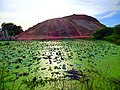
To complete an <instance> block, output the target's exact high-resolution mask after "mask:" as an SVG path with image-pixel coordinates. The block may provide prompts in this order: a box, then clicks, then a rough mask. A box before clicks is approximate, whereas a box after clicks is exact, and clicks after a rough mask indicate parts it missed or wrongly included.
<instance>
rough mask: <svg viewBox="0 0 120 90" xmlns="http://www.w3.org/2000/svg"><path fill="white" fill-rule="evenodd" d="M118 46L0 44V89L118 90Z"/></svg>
mask: <svg viewBox="0 0 120 90" xmlns="http://www.w3.org/2000/svg"><path fill="white" fill-rule="evenodd" d="M119 89H120V46H117V45H114V44H112V43H109V42H105V41H97V40H79V39H78V40H58V41H0V90H119Z"/></svg>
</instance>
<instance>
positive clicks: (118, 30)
mask: <svg viewBox="0 0 120 90" xmlns="http://www.w3.org/2000/svg"><path fill="white" fill-rule="evenodd" d="M93 37H94V39H97V40H106V41H109V42H112V43H115V44H119V45H120V24H118V25H115V26H114V27H105V28H102V29H99V30H97V31H96V32H95V33H94V34H93Z"/></svg>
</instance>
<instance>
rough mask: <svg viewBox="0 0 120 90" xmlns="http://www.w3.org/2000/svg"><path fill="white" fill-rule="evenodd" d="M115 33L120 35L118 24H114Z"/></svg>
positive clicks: (119, 25)
mask: <svg viewBox="0 0 120 90" xmlns="http://www.w3.org/2000/svg"><path fill="white" fill-rule="evenodd" d="M114 31H115V34H117V35H120V24H118V25H115V26H114Z"/></svg>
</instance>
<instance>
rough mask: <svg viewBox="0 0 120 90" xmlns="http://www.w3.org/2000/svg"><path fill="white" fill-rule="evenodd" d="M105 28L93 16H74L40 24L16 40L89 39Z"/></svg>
mask: <svg viewBox="0 0 120 90" xmlns="http://www.w3.org/2000/svg"><path fill="white" fill-rule="evenodd" d="M103 27H105V26H104V25H103V24H101V23H100V22H99V21H98V20H97V19H95V18H93V17H91V16H87V15H75V14H73V15H71V16H66V17H62V18H55V19H50V20H46V21H44V22H41V23H38V24H37V25H34V26H33V27H31V28H29V29H28V30H26V31H25V32H23V33H21V34H20V35H18V36H16V40H42V39H48V40H50V39H64V38H89V37H91V36H92V34H93V33H94V32H95V31H96V30H98V29H100V28H103Z"/></svg>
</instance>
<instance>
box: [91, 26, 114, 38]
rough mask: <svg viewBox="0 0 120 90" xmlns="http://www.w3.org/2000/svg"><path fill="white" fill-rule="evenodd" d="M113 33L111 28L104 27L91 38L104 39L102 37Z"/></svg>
mask: <svg viewBox="0 0 120 90" xmlns="http://www.w3.org/2000/svg"><path fill="white" fill-rule="evenodd" d="M113 32H114V29H113V28H110V27H105V28H102V29H99V30H97V31H96V32H95V33H94V34H93V36H94V38H95V39H104V37H106V36H110V35H112V34H113Z"/></svg>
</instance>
